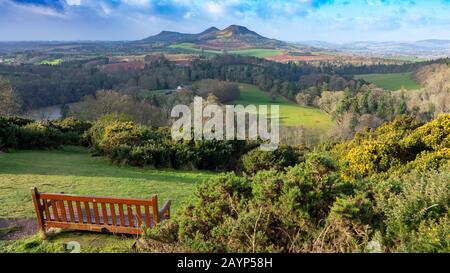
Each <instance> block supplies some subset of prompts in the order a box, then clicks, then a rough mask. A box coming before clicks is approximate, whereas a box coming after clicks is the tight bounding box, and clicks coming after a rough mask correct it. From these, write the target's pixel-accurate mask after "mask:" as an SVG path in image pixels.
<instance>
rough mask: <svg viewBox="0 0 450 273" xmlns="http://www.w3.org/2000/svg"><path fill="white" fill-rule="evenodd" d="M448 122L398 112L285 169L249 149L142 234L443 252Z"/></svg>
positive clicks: (280, 247)
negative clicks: (242, 169) (238, 169)
mask: <svg viewBox="0 0 450 273" xmlns="http://www.w3.org/2000/svg"><path fill="white" fill-rule="evenodd" d="M449 120H450V115H443V116H440V117H438V118H437V119H436V120H434V121H432V122H430V123H427V124H418V123H416V122H415V121H414V120H413V119H409V118H400V119H398V120H396V121H395V122H393V123H391V124H386V125H384V126H382V127H381V128H380V129H378V130H375V131H372V132H369V133H367V134H364V135H358V136H357V137H355V139H354V140H352V141H349V142H346V143H341V144H338V145H334V146H333V145H331V146H330V145H324V146H323V148H321V149H320V150H317V151H314V152H310V153H306V154H305V155H304V160H302V161H301V162H300V163H299V164H297V165H296V166H294V167H288V168H281V166H271V162H275V161H276V160H274V158H276V155H274V154H272V155H267V154H264V153H261V152H259V151H256V150H255V151H251V152H250V153H248V154H247V155H245V156H244V157H243V161H244V166H247V167H246V168H247V171H248V173H249V174H250V175H245V176H237V175H236V174H223V175H220V176H217V177H215V178H212V179H210V180H209V181H206V182H205V183H203V184H201V185H199V186H198V189H197V191H196V193H195V196H194V198H192V199H190V200H189V202H188V203H187V204H186V205H185V206H184V207H183V208H182V209H181V210H180V211H179V213H178V214H177V215H175V217H174V218H173V219H171V220H170V221H167V222H165V223H162V224H161V225H160V226H159V227H158V230H156V231H153V232H152V234H151V238H152V239H156V240H164V241H169V242H171V243H176V244H178V245H181V246H183V247H184V248H186V249H188V250H190V251H200V252H211V251H212V252H366V251H367V252H449V251H450V225H449V224H450V221H449V212H450V210H449V206H450V177H449V174H450V157H448V150H449V148H450V147H449V141H448V137H449V135H450V128H449V126H448V124H449V123H448V121H449ZM262 158H264V160H266V158H267V159H268V160H267V161H264V163H267V164H266V165H264V164H262V163H260V162H259V161H258V160H259V159H262ZM272 160H273V161H272ZM245 162H246V163H245ZM246 164H247V165H246ZM258 164H261V165H258ZM253 166H258V167H255V168H254V169H252V168H253ZM258 169H270V170H263V171H259V172H258Z"/></svg>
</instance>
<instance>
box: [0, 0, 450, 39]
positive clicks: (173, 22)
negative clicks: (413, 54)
mask: <svg viewBox="0 0 450 273" xmlns="http://www.w3.org/2000/svg"><path fill="white" fill-rule="evenodd" d="M230 24H240V25H245V26H247V27H248V28H250V29H252V30H255V31H257V32H259V33H260V34H262V35H265V36H267V37H271V38H277V39H281V40H287V41H306V40H322V41H329V42H346V41H362V40H373V41H393V40H395V41H412V40H421V39H450V0H274V1H262V0H222V1H219V0H205V1H201V0H0V40H3V41H12V40H134V39H141V38H144V37H146V36H149V35H153V34H156V33H158V32H160V31H161V30H172V31H181V32H201V31H203V30H204V29H206V28H208V27H210V26H216V27H219V28H224V27H226V26H228V25H230Z"/></svg>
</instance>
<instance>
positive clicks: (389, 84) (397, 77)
mask: <svg viewBox="0 0 450 273" xmlns="http://www.w3.org/2000/svg"><path fill="white" fill-rule="evenodd" d="M355 78H356V79H363V80H365V81H367V82H371V83H374V84H375V85H377V86H379V87H381V88H384V89H387V90H392V91H396V90H400V89H402V88H404V89H406V90H416V89H420V88H421V87H420V85H419V84H418V83H417V82H415V81H414V80H413V79H412V77H411V73H388V74H365V75H355Z"/></svg>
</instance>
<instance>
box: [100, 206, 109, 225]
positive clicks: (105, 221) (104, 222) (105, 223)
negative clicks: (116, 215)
mask: <svg viewBox="0 0 450 273" xmlns="http://www.w3.org/2000/svg"><path fill="white" fill-rule="evenodd" d="M101 206H102V217H103V224H104V225H109V223H108V213H107V212H106V204H105V203H101Z"/></svg>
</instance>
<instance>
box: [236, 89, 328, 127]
mask: <svg viewBox="0 0 450 273" xmlns="http://www.w3.org/2000/svg"><path fill="white" fill-rule="evenodd" d="M240 88H241V96H240V98H239V100H237V101H235V102H233V103H234V104H242V105H249V104H255V105H271V104H277V105H280V123H281V125H285V126H303V127H305V128H319V129H323V130H328V129H329V128H330V127H331V126H332V124H333V121H332V120H331V119H330V118H329V117H328V116H327V115H326V114H324V113H323V112H322V111H320V110H319V109H317V108H312V107H302V106H300V105H298V104H296V103H295V102H291V101H289V100H287V99H285V98H283V97H278V98H277V99H276V100H275V101H273V100H272V99H271V98H270V97H269V94H268V93H267V92H263V91H261V90H260V89H259V88H257V87H256V86H254V85H249V84H240Z"/></svg>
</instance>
